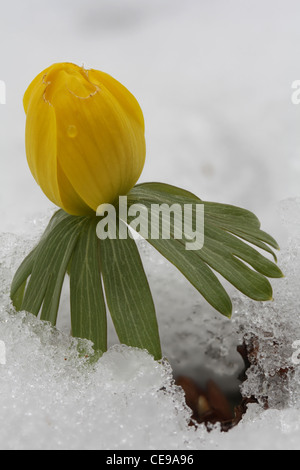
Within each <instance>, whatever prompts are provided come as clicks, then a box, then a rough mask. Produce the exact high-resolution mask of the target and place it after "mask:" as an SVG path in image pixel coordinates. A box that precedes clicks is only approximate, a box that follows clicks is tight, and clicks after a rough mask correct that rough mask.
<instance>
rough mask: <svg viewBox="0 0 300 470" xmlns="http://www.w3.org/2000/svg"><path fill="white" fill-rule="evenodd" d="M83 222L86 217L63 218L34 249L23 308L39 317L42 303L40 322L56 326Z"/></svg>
mask: <svg viewBox="0 0 300 470" xmlns="http://www.w3.org/2000/svg"><path fill="white" fill-rule="evenodd" d="M59 217H60V214H59ZM83 222H84V218H83V217H76V216H68V217H62V218H61V219H60V221H58V223H57V224H55V225H52V227H51V229H50V230H48V231H47V233H45V234H44V236H43V237H42V239H41V241H40V243H39V244H38V246H37V247H36V249H35V253H34V264H33V267H32V273H31V276H30V280H29V282H28V285H27V287H26V290H25V295H24V298H23V302H22V305H21V309H22V310H26V311H28V312H31V313H33V314H34V315H38V313H39V311H40V308H41V306H42V304H43V307H42V312H41V319H42V320H47V321H50V322H51V323H52V324H53V325H55V324H56V318H57V311H58V306H59V300H60V294H61V289H62V284H63V281H64V277H65V274H66V270H67V266H68V263H69V260H70V258H71V255H72V252H73V249H74V246H75V244H76V242H77V239H78V237H79V235H80V232H81V230H82V225H83ZM53 227H54V228H53Z"/></svg>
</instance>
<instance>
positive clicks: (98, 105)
mask: <svg viewBox="0 0 300 470" xmlns="http://www.w3.org/2000/svg"><path fill="white" fill-rule="evenodd" d="M64 78H65V79H66V82H65V83H64V85H62V84H63V78H62V77H60V81H61V83H60V86H58V81H57V80H56V82H55V85H56V87H55V92H54V93H53V94H52V96H51V102H52V104H53V106H54V109H55V114H56V120H57V142H58V144H57V145H58V147H57V155H58V161H59V164H60V166H61V168H62V169H63V171H64V173H65V175H67V176H68V180H69V181H70V183H71V185H72V186H73V188H74V189H75V191H76V192H77V193H78V194H79V196H80V197H81V198H82V199H83V200H84V201H85V202H86V204H87V205H89V206H90V207H91V208H93V209H94V210H96V208H97V207H98V205H99V204H101V203H104V202H107V203H111V202H113V201H114V200H115V199H116V197H117V196H118V195H120V194H126V193H127V192H128V191H129V190H130V189H131V188H132V186H133V185H134V184H135V183H136V181H137V179H138V177H139V175H140V173H141V171H142V168H143V165H144V159H145V141H144V128H143V125H141V123H140V122H138V121H137V120H136V119H132V118H131V116H129V117H128V114H127V113H126V112H125V111H124V109H123V107H122V106H121V105H120V103H119V101H118V100H117V99H116V98H115V97H114V96H113V95H112V94H111V93H110V92H109V91H108V90H107V89H106V88H105V87H104V86H103V85H102V86H101V88H100V87H99V86H97V87H95V86H93V88H90V84H89V83H88V91H90V94H89V95H87V93H84V92H83V90H80V95H77V94H76V93H78V91H79V87H78V77H74V76H71V75H66V76H65V77H64Z"/></svg>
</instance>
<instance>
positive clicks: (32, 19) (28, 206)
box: [0, 0, 300, 450]
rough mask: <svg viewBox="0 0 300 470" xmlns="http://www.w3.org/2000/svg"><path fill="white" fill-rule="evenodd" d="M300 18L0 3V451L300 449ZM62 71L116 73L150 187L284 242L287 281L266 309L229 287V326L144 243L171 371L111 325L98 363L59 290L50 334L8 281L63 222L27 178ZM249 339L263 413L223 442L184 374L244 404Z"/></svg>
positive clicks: (172, 3)
mask: <svg viewBox="0 0 300 470" xmlns="http://www.w3.org/2000/svg"><path fill="white" fill-rule="evenodd" d="M299 8H300V6H299V2H297V1H296V0H287V1H284V2H283V1H274V0H251V1H250V0H248V1H245V2H239V1H238V0H229V1H227V2H222V1H220V0H214V1H212V0H202V1H198V0H187V1H186V2H181V1H179V0H165V1H164V2H161V1H159V0H152V1H151V2H149V1H148V2H147V1H146V0H114V2H111V0H101V1H100V2H99V1H96V0H87V1H85V2H84V3H83V2H80V1H79V0H73V2H72V6H71V5H70V2H68V1H67V0H60V1H58V0H53V1H52V2H50V3H49V2H46V1H44V0H43V1H39V2H36V1H34V0H27V2H22V1H21V0H12V1H11V2H6V4H5V6H4V7H2V11H1V17H2V18H3V21H2V26H1V32H0V41H1V67H0V80H3V81H4V82H5V84H6V93H7V96H6V104H5V105H3V104H0V151H1V159H0V204H1V220H0V233H1V244H0V246H1V249H0V281H1V288H0V341H2V342H3V343H4V344H5V355H3V354H1V356H0V391H1V401H0V422H1V423H5V425H3V424H2V425H1V426H0V448H1V449H29V448H34V449H54V448H55V449H56V448H57V449H92V448H96V449H145V448H146V449H200V450H202V449H242V448H246V449H297V450H299V449H300V413H299V407H300V397H299V391H298V388H299V379H300V377H299V371H300V369H299V366H300V365H299V364H298V363H297V361H295V357H296V356H295V352H297V349H296V348H297V344H296V342H297V341H298V340H300V324H299V322H300V320H299V311H300V308H299V307H300V305H299V297H298V293H299V274H300V272H299V266H300V262H299V261H300V260H299V257H300V250H299V247H300V220H299V213H300V194H299V192H300V189H299V188H300V186H299V181H300V163H299V162H300V159H299V148H300V133H299V131H298V127H299V126H298V124H299V113H300V107H299V106H297V105H294V104H292V101H291V94H292V88H291V86H292V83H293V82H294V81H295V80H297V79H299V75H300V70H299V64H298V60H297V57H298V43H299V39H300V31H299V25H298V16H299ZM57 61H72V62H75V63H78V64H81V63H84V64H85V65H86V66H87V67H93V68H98V69H100V70H104V71H106V72H108V73H111V74H112V75H113V76H115V77H116V78H118V79H119V80H120V81H121V82H123V83H124V84H125V85H126V86H128V88H129V89H130V90H131V91H132V92H133V93H134V94H135V96H136V97H137V98H138V100H139V102H140V104H141V106H142V109H143V111H144V115H145V121H146V138H147V160H146V165H145V169H144V172H143V174H142V177H141V180H140V181H141V182H144V181H162V182H167V183H171V184H174V185H177V186H181V187H184V188H186V189H188V190H191V191H193V192H195V193H196V194H197V195H199V196H200V197H201V198H203V199H206V200H214V201H218V202H224V203H225V202H227V203H232V204H235V205H239V206H243V207H246V208H248V209H250V210H253V212H255V213H256V214H257V215H258V216H259V218H260V220H261V221H262V228H263V229H264V230H266V231H268V232H269V233H271V234H272V235H273V236H274V237H275V238H276V239H277V240H278V242H279V244H280V246H281V251H280V253H279V256H278V262H279V266H280V267H281V268H282V270H283V272H284V273H285V278H284V279H278V280H274V281H272V285H273V286H274V301H273V302H271V303H256V302H252V301H250V300H248V299H246V298H245V297H243V296H240V295H239V294H238V293H237V292H236V291H235V290H234V289H231V293H232V295H233V299H234V314H233V318H232V320H228V319H226V318H223V317H221V315H219V314H218V313H215V312H214V311H213V309H211V308H210V307H209V306H208V305H207V304H206V303H205V302H204V301H203V300H202V299H201V298H200V296H199V295H198V293H197V292H195V291H194V289H193V288H192V287H191V286H190V285H189V284H188V283H187V281H186V280H185V279H183V278H182V276H180V274H179V273H178V272H177V271H176V270H175V268H173V267H172V266H170V265H169V264H168V263H167V262H165V261H164V260H163V259H162V258H161V257H160V256H159V255H158V254H157V253H156V252H155V251H154V250H153V249H151V247H150V246H149V245H148V244H147V243H146V242H139V247H140V251H141V254H142V258H143V261H144V264H145V269H146V271H147V274H148V276H149V282H150V284H151V289H152V292H153V296H154V300H155V304H156V307H157V315H158V321H159V327H160V333H161V338H162V345H163V353H164V356H165V358H167V359H165V360H164V361H163V363H161V364H159V363H156V362H155V361H153V359H152V358H151V357H150V356H149V355H148V354H147V353H146V352H145V351H140V350H135V349H132V348H128V347H125V346H119V345H117V346H116V343H117V339H116V337H115V334H114V331H113V328H112V325H111V324H110V325H109V334H110V343H109V345H110V349H109V350H108V351H107V352H106V353H105V354H104V355H103V357H102V358H100V359H99V360H98V361H94V362H91V361H90V356H91V354H92V349H91V344H89V343H88V342H86V341H78V340H75V339H72V338H70V335H69V330H70V328H69V310H68V286H67V285H66V286H65V288H64V292H63V297H62V303H61V309H60V312H59V323H58V329H53V328H52V327H51V326H50V325H48V324H45V323H42V322H40V321H39V320H38V319H36V318H35V317H33V316H32V315H30V314H27V313H25V312H22V313H20V314H17V315H16V314H15V313H14V312H13V309H12V307H11V305H10V302H9V295H8V294H9V284H10V281H11V278H12V276H13V273H14V271H15V269H16V267H17V266H18V264H19V262H20V261H21V260H22V259H23V257H24V256H25V254H26V253H27V252H28V251H29V249H30V247H32V246H33V244H34V243H35V241H36V240H37V238H38V237H39V235H40V233H41V232H42V230H43V227H45V225H46V223H47V221H48V220H49V218H50V214H51V212H52V211H53V207H52V206H51V205H50V204H49V201H48V200H47V199H46V198H45V196H44V195H43V193H42V192H41V191H40V189H39V188H38V186H37V185H36V183H35V182H34V180H33V178H32V176H31V174H30V172H29V169H28V167H27V163H26V157H25V151H24V123H25V116H24V112H23V109H22V96H23V93H24V91H25V88H26V87H27V85H28V84H29V82H30V81H31V79H32V78H33V77H34V76H35V75H36V74H37V73H38V72H39V71H41V70H42V69H43V68H45V67H46V66H48V65H50V64H51V63H53V62H57ZM242 342H244V343H245V345H246V347H248V349H249V351H250V350H252V353H253V354H252V356H251V361H252V362H251V366H250V368H249V369H248V371H247V380H246V381H245V382H244V383H243V385H242V389H241V392H242V394H243V395H244V396H251V395H254V396H255V397H256V398H257V400H258V403H257V404H251V405H249V406H248V411H247V413H246V414H245V416H244V417H243V420H242V421H241V422H240V423H239V424H238V425H237V426H236V427H235V428H233V429H231V430H230V431H229V432H227V433H224V432H221V431H220V429H219V428H218V426H216V427H215V428H214V429H213V430H212V431H211V432H209V433H208V432H207V430H206V428H205V427H204V426H203V425H201V426H199V427H198V428H194V427H191V426H188V422H189V418H190V411H189V410H188V409H187V407H186V405H185V403H184V397H183V393H182V390H181V389H180V388H179V387H177V386H176V385H175V383H174V376H175V375H180V374H187V375H189V376H190V377H192V378H194V379H195V380H197V381H198V382H199V383H200V384H205V382H206V380H207V379H208V378H213V379H214V380H215V381H216V382H217V383H218V384H219V385H220V386H222V388H223V389H224V390H226V392H227V393H229V394H233V395H234V394H236V392H237V390H238V389H239V385H240V383H239V381H238V379H237V377H238V375H239V373H240V372H241V370H242V369H243V361H242V359H241V356H240V355H239V354H238V353H237V351H236V347H237V345H239V344H241V343H242ZM3 343H1V347H3ZM295 346H296V348H295ZM251 348H252V349H251ZM299 349H300V348H299ZM253 351H254V352H253ZM86 356H87V357H86ZM4 358H5V360H4ZM293 358H294V359H293ZM1 359H2V360H1ZM266 397H267V400H266ZM266 401H267V402H268V403H267V404H268V406H269V408H268V409H265V407H266Z"/></svg>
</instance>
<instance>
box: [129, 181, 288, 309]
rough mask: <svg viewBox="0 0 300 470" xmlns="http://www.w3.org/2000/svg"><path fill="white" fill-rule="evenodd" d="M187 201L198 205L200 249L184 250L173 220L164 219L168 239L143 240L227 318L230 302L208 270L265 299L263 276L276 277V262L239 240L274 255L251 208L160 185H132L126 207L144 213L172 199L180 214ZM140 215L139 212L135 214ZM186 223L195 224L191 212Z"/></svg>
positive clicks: (270, 240)
mask: <svg viewBox="0 0 300 470" xmlns="http://www.w3.org/2000/svg"><path fill="white" fill-rule="evenodd" d="M191 202H193V204H194V207H195V204H201V203H202V204H204V215H205V219H204V245H203V247H202V248H201V249H199V250H194V251H189V250H186V249H185V243H186V238H185V237H182V238H181V239H175V238H174V233H175V232H174V229H175V222H176V221H175V219H174V218H173V219H172V218H171V219H170V222H171V233H170V235H171V237H170V239H169V240H162V239H161V238H160V239H159V240H156V239H153V238H152V239H151V236H149V238H148V242H149V243H151V244H152V245H153V246H154V247H155V248H156V249H157V250H158V251H159V252H160V253H161V254H162V255H163V256H165V257H166V258H167V259H168V260H169V261H170V262H171V263H172V264H174V265H175V266H176V267H177V268H178V269H179V270H180V271H181V272H182V273H183V274H184V276H185V277H186V278H187V279H188V280H189V281H190V282H191V283H192V284H193V285H194V286H195V287H196V289H197V290H198V291H199V292H200V293H201V294H202V295H203V296H204V297H205V298H206V300H207V301H208V302H209V303H210V304H211V305H212V306H213V307H214V308H216V309H217V310H218V311H219V312H221V313H223V314H225V315H227V316H230V313H231V304H230V303H229V299H228V296H227V294H226V292H225V291H224V288H223V287H222V286H221V284H220V283H219V280H218V279H217V277H216V276H215V274H214V273H213V271H212V270H211V268H212V269H213V270H214V271H217V272H218V273H219V274H221V275H222V276H223V277H224V278H225V279H226V280H228V281H229V282H230V283H231V284H232V285H233V286H235V287H236V288H237V289H238V290H240V291H241V292H243V293H244V294H245V295H247V296H248V297H250V298H252V299H255V300H270V299H271V298H272V287H271V285H270V283H269V281H268V279H267V277H282V272H281V271H280V269H279V268H278V266H277V265H276V264H274V263H273V262H272V261H270V260H269V259H267V258H266V257H264V256H263V255H262V254H260V253H259V252H258V251H257V250H255V249H254V248H253V247H252V246H250V245H249V244H248V243H245V242H244V241H243V239H244V240H246V241H248V242H251V243H252V244H254V245H256V246H258V247H259V248H262V249H264V250H265V251H267V252H269V253H271V254H272V255H273V256H274V257H275V255H274V253H273V251H272V250H271V249H270V248H269V247H268V246H267V245H266V243H267V244H269V245H271V246H273V247H274V248H277V247H278V245H277V243H276V241H275V240H274V239H273V238H272V237H271V236H270V235H268V234H267V233H265V232H263V231H262V230H261V229H260V222H259V220H258V218H257V217H256V216H255V215H254V214H253V213H252V212H250V211H248V210H246V209H242V208H239V207H235V206H230V205H228V204H219V203H212V202H205V201H204V202H203V201H201V200H200V199H199V198H197V197H196V196H194V195H193V194H192V193H189V192H185V191H184V190H181V189H180V188H178V189H177V188H175V187H173V186H172V187H170V186H169V185H164V184H162V183H146V184H141V185H137V186H135V187H134V188H133V189H132V190H131V191H130V193H129V194H128V203H129V205H132V204H142V205H144V206H146V208H147V209H148V214H149V213H150V212H151V205H152V204H163V203H166V204H169V205H172V204H174V203H178V204H180V205H181V207H182V212H183V210H184V209H183V205H184V204H191ZM143 216H144V215H143V214H142V213H141V214H140V217H141V218H142V217H143ZM131 220H132V218H129V220H128V223H130V221H131ZM192 221H193V223H194V222H195V210H194V211H193V219H192ZM148 223H149V220H148ZM235 235H237V236H235ZM275 259H276V257H275ZM244 262H245V263H247V264H245V263H244ZM248 265H250V266H251V267H249V266H248ZM253 268H254V269H253ZM208 273H210V280H209V281H208V279H209V274H208ZM201 277H204V279H202V278H201ZM205 280H206V282H205ZM224 292H225V294H226V295H225V294H224Z"/></svg>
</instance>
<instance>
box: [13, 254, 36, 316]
mask: <svg viewBox="0 0 300 470" xmlns="http://www.w3.org/2000/svg"><path fill="white" fill-rule="evenodd" d="M34 257H35V248H34V249H33V250H32V251H31V252H30V253H29V255H27V256H26V258H25V259H24V260H23V262H22V263H21V265H20V266H19V268H18V269H17V271H16V273H15V275H14V277H13V280H12V283H11V286H10V298H11V300H12V303H13V305H14V307H15V308H16V310H21V306H22V302H23V297H24V291H25V287H26V283H27V278H28V277H29V276H30V274H31V272H32V268H33V265H34Z"/></svg>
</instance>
